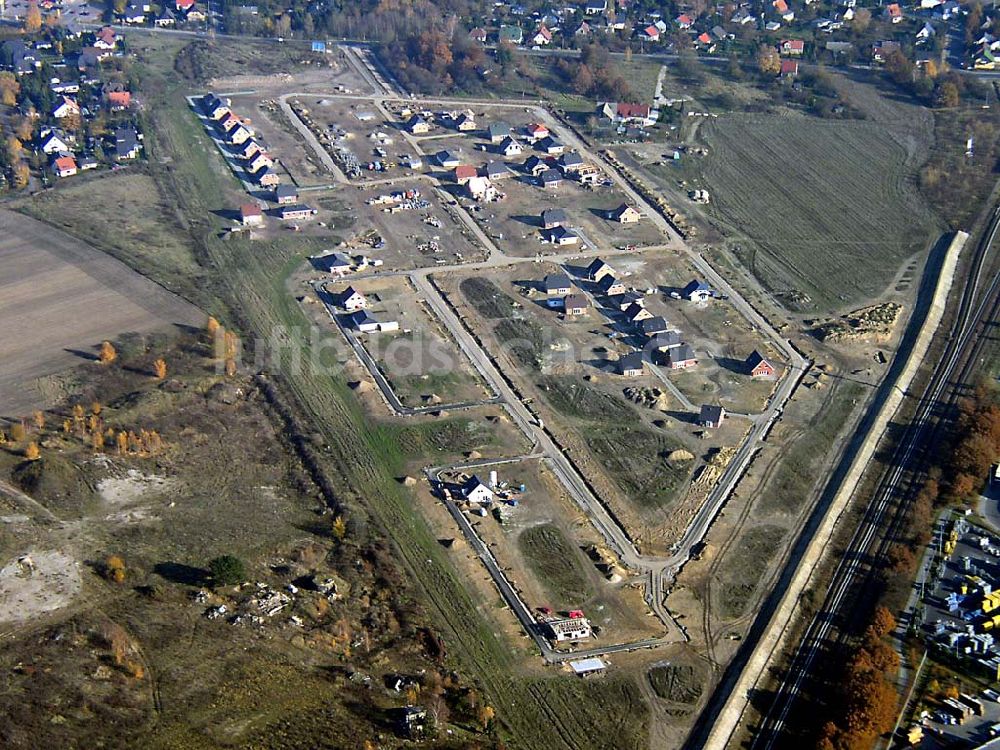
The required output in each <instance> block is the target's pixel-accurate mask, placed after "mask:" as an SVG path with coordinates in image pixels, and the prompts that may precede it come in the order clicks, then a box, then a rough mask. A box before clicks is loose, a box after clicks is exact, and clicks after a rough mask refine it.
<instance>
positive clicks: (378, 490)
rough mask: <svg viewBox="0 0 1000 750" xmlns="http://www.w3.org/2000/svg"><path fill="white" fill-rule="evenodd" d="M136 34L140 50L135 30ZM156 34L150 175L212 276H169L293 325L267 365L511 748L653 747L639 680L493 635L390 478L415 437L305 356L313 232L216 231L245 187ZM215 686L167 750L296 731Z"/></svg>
mask: <svg viewBox="0 0 1000 750" xmlns="http://www.w3.org/2000/svg"><path fill="white" fill-rule="evenodd" d="M135 44H136V45H137V46H141V43H140V40H139V39H137V40H136V41H135ZM150 44H151V45H152V46H151V47H150V49H149V50H146V51H143V56H144V58H145V60H146V65H145V67H144V70H143V71H142V74H143V79H144V84H143V89H144V90H145V92H146V96H147V101H148V105H149V112H150V113H151V122H150V125H151V127H150V131H149V134H148V136H147V144H148V145H147V148H149V149H150V150H151V152H152V154H153V156H154V158H156V159H168V160H169V161H170V163H171V164H172V167H171V168H170V169H169V170H167V169H164V170H160V171H158V172H157V173H156V174H155V175H154V179H155V180H156V182H157V187H158V189H159V191H160V195H161V199H162V200H165V201H168V205H169V206H170V207H171V209H173V210H172V211H170V212H169V215H185V216H191V217H197V219H196V220H194V219H193V221H196V222H197V223H196V224H195V225H194V226H192V227H191V228H190V230H189V236H190V238H191V241H192V243H193V246H194V247H195V248H196V252H195V257H196V258H198V262H199V264H200V265H202V267H203V268H206V269H211V274H210V278H209V279H208V280H207V282H206V281H204V280H202V279H199V278H198V277H189V276H187V275H186V274H185V273H184V271H183V269H181V268H171V269H161V271H162V273H163V274H164V275H165V277H166V278H169V279H171V280H176V281H177V283H178V284H180V285H182V286H187V287H190V291H191V292H192V294H193V293H194V292H196V291H197V292H199V293H200V294H202V295H203V296H205V297H208V298H215V299H217V300H219V302H217V303H216V304H217V306H218V307H219V308H220V309H225V308H227V307H228V309H229V312H228V314H226V315H224V316H223V317H224V320H225V322H227V323H229V324H232V325H235V326H236V327H237V328H239V329H240V330H242V331H243V332H244V333H247V334H258V335H260V334H266V333H268V332H270V331H273V330H274V329H275V328H276V327H278V326H284V327H285V328H286V329H287V330H289V331H291V332H292V334H291V335H290V344H291V345H292V346H294V347H295V348H297V349H298V351H299V352H300V353H301V354H302V356H301V361H302V362H303V363H305V364H304V366H303V367H302V368H301V369H295V368H293V367H291V366H290V364H289V361H290V359H291V358H288V357H286V358H281V359H279V360H277V361H276V362H274V363H273V364H272V365H271V367H270V370H271V372H272V374H273V375H274V376H275V377H276V378H278V379H279V380H280V381H281V383H282V384H283V386H284V388H286V389H287V391H288V393H289V394H290V395H291V397H292V399H293V402H294V403H295V404H296V405H297V406H298V407H299V408H300V409H301V410H302V412H303V413H304V414H305V415H307V417H308V424H309V427H308V429H310V430H316V431H317V433H319V434H320V440H321V442H324V443H325V444H326V446H327V447H326V448H325V455H324V463H325V464H326V465H327V466H329V467H330V472H329V474H330V482H331V483H332V485H333V487H334V490H335V492H336V494H337V496H338V499H339V500H340V501H341V502H342V503H344V505H345V508H346V511H345V512H347V513H348V514H349V516H350V518H351V523H352V525H353V527H354V528H358V529H363V528H365V527H366V526H368V525H371V526H373V527H375V528H376V529H377V530H378V531H379V535H384V536H385V537H386V538H387V539H388V540H389V542H390V546H391V554H392V557H393V559H394V560H396V562H397V564H398V565H399V566H400V567H401V568H403V569H404V570H405V571H406V575H405V578H406V580H408V581H411V582H412V583H411V585H412V589H410V592H411V595H412V597H413V598H414V599H416V600H418V601H419V602H420V603H421V605H422V606H423V607H425V608H426V609H421V607H419V606H418V607H417V610H418V611H423V612H426V616H427V617H428V618H430V619H431V620H432V621H433V622H434V623H435V625H436V627H437V629H439V630H440V631H441V632H442V634H443V636H444V640H445V643H446V646H447V649H448V662H449V663H450V664H452V665H453V666H454V668H455V669H458V670H460V671H462V672H463V673H467V674H470V675H474V676H475V679H476V680H477V681H478V682H479V684H480V686H481V687H482V690H483V692H484V694H485V695H486V696H488V699H489V700H490V701H491V703H492V704H493V705H495V706H496V707H497V719H498V722H499V724H500V727H501V732H502V734H503V735H504V736H505V738H506V741H507V745H508V746H509V747H523V748H527V747H539V746H545V747H548V748H552V749H554V750H560V749H563V748H564V749H565V750H571V749H572V748H581V749H583V750H588V749H589V748H594V749H595V750H596V749H597V748H605V747H610V746H614V747H620V748H640V747H644V746H645V745H646V736H645V733H646V722H647V720H648V719H647V709H646V707H645V705H644V704H643V702H642V700H641V697H640V694H639V692H638V689H637V687H636V686H635V685H634V684H633V683H631V682H630V681H627V680H616V679H609V680H604V681H600V682H582V681H580V680H576V679H573V678H569V677H559V678H550V679H545V680H539V679H534V678H526V677H523V676H519V675H518V674H517V673H516V672H515V671H514V667H515V658H516V657H515V655H513V654H512V653H511V652H510V651H509V649H508V648H507V646H506V644H505V643H503V642H502V641H501V640H500V639H499V638H498V636H497V635H496V634H495V633H494V626H493V625H492V623H490V622H488V621H487V620H486V619H484V616H483V614H482V613H481V611H480V609H479V605H480V603H479V602H478V601H473V599H472V598H471V597H470V595H469V592H468V590H467V589H466V587H465V585H464V582H463V581H462V580H461V578H460V577H459V576H458V575H457V573H456V571H455V569H454V568H453V567H452V565H451V564H450V563H449V561H448V559H447V557H446V556H445V554H444V552H443V550H442V548H441V546H440V545H439V544H438V543H437V540H436V539H435V537H434V535H433V534H432V533H431V530H430V529H429V527H428V526H427V524H426V523H425V522H424V521H423V519H422V518H421V517H420V516H419V515H418V514H417V512H416V511H415V509H414V506H413V502H412V499H411V498H410V496H409V495H408V492H407V491H406V490H405V489H404V488H403V487H402V486H401V485H400V484H399V483H398V482H397V481H396V480H395V478H394V476H393V472H394V470H398V469H399V468H400V467H401V466H403V465H405V463H406V462H407V461H408V460H411V459H413V458H414V457H413V456H411V455H409V454H407V453H406V450H407V449H408V448H409V447H410V446H407V445H405V443H403V442H401V440H400V437H399V432H398V430H397V429H384V428H382V427H381V426H380V425H379V424H378V423H375V422H373V421H372V420H371V419H370V418H369V417H368V416H367V415H366V414H365V413H364V412H363V410H362V409H361V408H360V405H359V404H358V402H357V401H356V399H355V398H354V397H353V395H352V394H351V392H350V390H349V389H348V387H347V384H346V383H345V382H344V381H343V380H342V379H340V378H338V377H335V376H330V375H329V374H326V373H324V372H322V371H316V370H314V369H313V368H312V365H311V364H310V363H311V362H312V358H311V356H310V354H311V350H310V346H311V344H310V341H309V338H308V336H306V335H305V334H304V333H301V332H304V331H307V330H308V326H307V325H306V317H305V316H304V314H303V312H302V311H301V309H300V307H299V306H298V304H297V302H296V301H295V299H294V296H293V294H292V292H291V291H290V290H289V289H288V288H287V286H286V279H287V278H288V277H289V275H290V274H291V273H292V271H293V270H294V269H295V268H297V267H298V266H299V265H300V264H301V262H302V259H303V258H304V257H305V256H306V255H308V254H309V253H311V252H315V251H316V250H317V249H318V247H317V244H316V243H315V242H314V241H311V240H309V239H308V238H303V239H295V240H294V241H293V240H287V241H286V240H284V239H281V240H275V241H272V242H263V243H251V242H249V241H247V240H243V239H238V240H235V241H224V240H222V239H220V237H219V236H218V234H217V230H218V228H219V223H218V221H216V220H215V219H213V217H212V215H211V213H210V212H211V211H215V210H219V209H223V208H229V207H231V206H232V205H235V204H236V203H238V201H239V198H240V191H239V188H238V186H237V185H235V184H234V182H233V179H232V177H230V176H229V175H228V173H226V172H225V170H220V169H218V166H219V165H218V164H217V163H216V161H215V160H216V157H215V156H214V155H213V156H212V157H211V158H209V157H208V156H207V155H206V153H205V151H204V148H205V144H204V135H203V133H202V132H201V128H200V126H199V125H198V123H197V122H196V121H195V120H194V118H193V117H192V115H191V114H190V112H189V111H188V107H187V104H186V102H185V100H184V98H183V96H184V94H186V93H188V90H187V87H185V86H183V85H179V84H181V81H180V80H179V79H178V78H177V77H176V76H175V74H174V72H173V71H174V68H173V61H172V58H171V56H170V53H171V52H172V51H175V50H176V47H175V48H174V50H172V49H171V46H170V45H167V44H165V43H164V42H162V41H161V40H153V41H151V42H150ZM219 44H220V45H222V44H223V43H222V42H220V43H219ZM154 46H155V49H154ZM192 88H195V87H194V86H192ZM90 206H91V209H92V210H93V211H94V212H95V213H97V212H100V211H105V218H106V220H108V222H109V224H110V223H111V219H112V218H113V216H110V215H108V214H107V212H106V208H105V207H104V206H103V204H102V203H101V201H100V198H99V197H98V196H94V197H93V199H92V201H91V203H90ZM53 210H57V207H55V206H54V207H53ZM149 220H150V221H151V222H154V223H158V222H160V221H162V217H160V216H151V217H150V218H149ZM168 226H170V225H168ZM164 231H170V230H164ZM137 262H138V261H137ZM317 360H318V361H319V362H323V361H324V357H323V356H318V357H317ZM359 533H361V532H359ZM157 643H162V640H161V641H152V642H150V643H149V644H148V645H149V647H150V648H156V647H157ZM164 656H166V657H168V656H169V653H166V652H165V654H164ZM242 658H243V657H240V656H239V655H238V654H233V655H232V657H231V660H232V664H231V666H230V668H229V670H228V673H229V674H234V675H239V674H241V669H242V667H241V661H240V660H241V659H242ZM245 663H246V662H245V661H244V662H243V664H245ZM279 671H281V670H273V672H274V674H271V672H272V670H262V671H253V672H251V675H252V679H253V681H254V683H255V685H259V686H260V690H259V691H258V693H257V701H256V702H257V705H258V706H259V707H260V710H261V711H263V709H265V708H267V707H269V706H270V705H271V704H270V703H269V702H268V695H269V690H272V689H274V687H275V686H276V684H277V683H276V682H275V681H277V680H280V679H282V676H281V675H279V674H278V672H279ZM284 671H285V672H287V670H284ZM217 684H219V685H220V686H221V687H220V689H219V690H217V691H215V693H213V695H212V696H211V698H210V700H206V701H205V702H204V704H203V705H204V706H206V708H204V709H203V710H201V711H200V712H199V713H198V715H197V717H193V718H192V721H193V722H194V723H195V725H194V726H193V725H192V723H190V722H189V721H188V719H187V717H186V716H184V715H171V716H170V717H167V718H168V719H169V721H164V722H163V723H162V724H161V727H160V728H159V731H160V732H162V736H163V742H162V745H161V746H164V747H166V746H170V747H180V746H192V744H197V745H198V746H200V747H219V746H222V745H223V744H228V745H230V746H232V745H234V744H244V745H245V744H247V743H248V742H250V741H251V740H252V739H254V738H260V737H266V736H268V735H269V734H270V736H272V737H278V738H280V737H283V736H285V735H287V734H288V732H289V730H290V727H291V725H290V724H289V722H294V721H295V720H296V719H297V717H298V716H299V715H300V714H297V713H295V712H291V711H286V712H284V713H283V714H281V715H275V712H273V711H272V710H270V709H268V710H267V711H263V712H262V713H259V714H258V720H257V721H256V722H248V723H246V724H240V723H238V722H237V723H235V724H233V723H231V721H230V719H231V718H232V713H231V711H232V707H233V706H234V699H233V698H232V695H231V693H230V686H232V685H233V682H232V681H228V682H227V681H220V682H219V683H217ZM300 684H303V685H304V684H306V683H300ZM265 687H268V689H265ZM167 697H168V698H169V696H167ZM164 702H165V703H168V700H165V701H164ZM238 716H245V713H240V714H239V715H238ZM218 726H221V727H226V728H228V731H227V732H225V733H224V735H223V736H219V735H215V734H213V735H208V734H205V733H204V732H202V731H201V729H202V728H203V727H218ZM310 726H315V722H312V723H311V724H310ZM315 731H317V732H319V731H322V732H324V733H328V731H329V727H327V726H325V725H324V727H323V728H322V729H320V728H319V727H316V729H315ZM314 739H315V738H314ZM270 742H271V741H269V744H270ZM277 742H280V740H277ZM286 746H289V747H290V746H292V745H286ZM297 746H306V745H304V744H301V743H299V744H298V745H297Z"/></svg>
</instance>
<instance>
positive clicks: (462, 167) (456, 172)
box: [452, 164, 479, 185]
mask: <svg viewBox="0 0 1000 750" xmlns="http://www.w3.org/2000/svg"><path fill="white" fill-rule="evenodd" d="M477 174H479V170H477V169H476V168H475V167H473V166H472V165H470V164H459V165H458V166H457V167H455V168H454V169H453V170H452V178H453V179H454V180H455V182H457V183H458V184H459V185H464V184H465V183H467V182H468V181H469V180H471V179H472V178H473V177H475V176H476V175H477Z"/></svg>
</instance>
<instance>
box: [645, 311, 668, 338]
mask: <svg viewBox="0 0 1000 750" xmlns="http://www.w3.org/2000/svg"><path fill="white" fill-rule="evenodd" d="M639 328H640V329H641V330H642V332H643V333H644V334H645V335H646V336H652V335H654V334H657V333H661V332H663V331H666V330H667V321H666V320H665V319H664V318H663V316H662V315H656V316H654V317H652V318H647V319H646V320H643V321H641V322H640V323H639Z"/></svg>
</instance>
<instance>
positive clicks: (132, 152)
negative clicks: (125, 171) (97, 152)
mask: <svg viewBox="0 0 1000 750" xmlns="http://www.w3.org/2000/svg"><path fill="white" fill-rule="evenodd" d="M141 150H142V145H141V144H140V143H139V134H138V133H137V132H136V130H135V128H133V127H132V126H130V125H126V126H124V127H121V128H118V129H117V130H116V131H115V158H116V159H118V160H119V161H124V160H126V159H135V158H136V157H138V156H139V151H141Z"/></svg>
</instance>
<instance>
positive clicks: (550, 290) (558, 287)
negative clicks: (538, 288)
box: [542, 273, 573, 296]
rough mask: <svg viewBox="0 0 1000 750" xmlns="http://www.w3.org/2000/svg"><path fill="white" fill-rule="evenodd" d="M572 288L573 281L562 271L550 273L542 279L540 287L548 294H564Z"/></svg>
mask: <svg viewBox="0 0 1000 750" xmlns="http://www.w3.org/2000/svg"><path fill="white" fill-rule="evenodd" d="M572 288H573V282H572V281H570V280H569V276H567V275H566V274H564V273H550V274H549V275H548V276H546V277H545V279H544V281H542V289H543V290H544V292H545V293H546V294H549V295H560V296H565V295H567V294H569V293H570V291H571V290H572Z"/></svg>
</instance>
